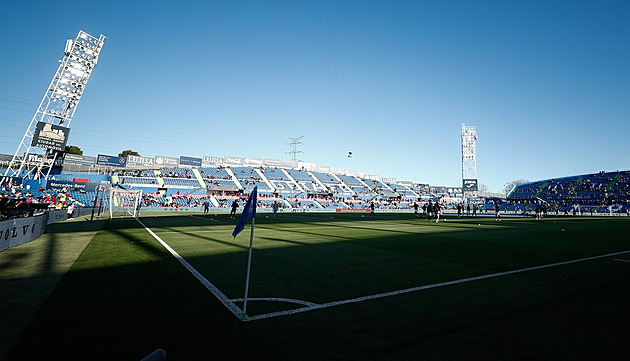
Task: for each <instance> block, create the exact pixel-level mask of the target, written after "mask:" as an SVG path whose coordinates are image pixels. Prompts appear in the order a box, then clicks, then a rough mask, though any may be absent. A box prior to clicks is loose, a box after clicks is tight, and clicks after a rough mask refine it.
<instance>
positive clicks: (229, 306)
mask: <svg viewBox="0 0 630 361" xmlns="http://www.w3.org/2000/svg"><path fill="white" fill-rule="evenodd" d="M137 221H138V223H140V224H141V225H142V227H144V229H146V230H147V232H149V234H151V235H152V236H153V238H155V239H156V240H157V241H158V242H160V244H161V245H162V246H163V247H164V248H166V250H167V251H169V252H170V253H171V254H172V255H173V256H174V257H175V258H176V259H177V260H178V261H179V262H180V263H181V264H182V265H184V267H186V269H187V270H188V271H189V272H190V273H192V275H193V276H195V278H197V280H199V282H201V284H202V285H204V286H206V288H207V289H208V290H209V291H210V292H212V294H213V295H214V296H215V297H216V298H218V299H219V301H220V302H221V303H222V304H223V306H225V307H226V308H227V309H228V310H230V311H231V312H232V313H233V314H234V316H236V317H238V318H241V317H242V315H243V310H241V309H240V308H239V307H238V306H237V305H235V304H234V302H232V301H230V299H229V298H228V297H227V296H226V295H224V294H223V292H221V291H219V289H218V288H216V286H215V285H213V284H212V283H210V281H208V280H207V279H206V278H205V277H204V276H202V275H201V273H199V271H197V270H196V269H195V268H194V267H193V266H191V265H190V263H188V262H186V260H185V259H184V258H183V257H182V256H180V255H179V253H177V252H176V251H175V250H174V249H172V248H171V247H170V246H169V245H168V244H166V242H164V241H163V240H162V239H161V238H160V237H158V235H157V234H155V233H153V231H152V230H150V229H149V227H147V226H145V225H144V223H142V222H141V221H140V220H139V219H137Z"/></svg>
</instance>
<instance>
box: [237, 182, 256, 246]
mask: <svg viewBox="0 0 630 361" xmlns="http://www.w3.org/2000/svg"><path fill="white" fill-rule="evenodd" d="M257 198H258V186H255V187H254V190H253V191H252V193H251V194H250V195H249V198H248V199H247V203H245V207H244V208H243V213H241V216H240V217H239V219H238V222H236V227H234V232H232V237H234V238H236V235H237V234H239V233H241V231H242V230H243V229H245V222H247V220H248V219H250V218H256V199H257Z"/></svg>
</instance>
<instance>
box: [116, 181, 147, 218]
mask: <svg viewBox="0 0 630 361" xmlns="http://www.w3.org/2000/svg"><path fill="white" fill-rule="evenodd" d="M140 202H142V190H134V189H123V188H114V187H112V189H111V190H110V192H109V219H121V218H138V213H140V206H141V203H140Z"/></svg>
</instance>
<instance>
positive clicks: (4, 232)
mask: <svg viewBox="0 0 630 361" xmlns="http://www.w3.org/2000/svg"><path fill="white" fill-rule="evenodd" d="M47 218H48V217H47V215H46V214H42V215H40V216H35V217H29V218H15V219H9V220H6V221H2V222H0V252H2V251H4V250H6V249H8V248H11V247H15V246H18V245H20V244H23V243H26V242H30V241H32V240H34V239H36V238H38V237H39V236H41V235H42V234H44V231H45V230H46V220H47Z"/></svg>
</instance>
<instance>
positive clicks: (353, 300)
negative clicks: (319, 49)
mask: <svg viewBox="0 0 630 361" xmlns="http://www.w3.org/2000/svg"><path fill="white" fill-rule="evenodd" d="M627 253H630V250H628V251H622V252H615V253H609V254H604V255H600V256H593V257H586V258H580V259H575V260H571V261H564V262H557V263H551V264H547V265H541V266H535V267H527V268H521V269H517V270H512V271H505V272H498V273H492V274H487V275H482V276H477V277H469V278H462V279H459V280H454V281H447V282H440V283H434V284H431V285H425V286H419V287H412V288H407V289H403V290H398V291H392V292H385V293H378V294H375V295H370V296H364V297H357V298H351V299H347V300H341V301H334V302H328V303H322V304H319V305H316V306H309V307H303V308H298V309H295V310H288V311H280V312H272V313H266V314H262V315H257V316H248V317H247V318H246V319H245V320H244V321H255V320H262V319H265V318H271V317H279V316H286V315H293V314H296V313H301V312H307V311H313V310H319V309H322V308H328V307H334V306H341V305H347V304H349V303H358V302H363V301H368V300H374V299H378V298H384V297H390V296H396V295H401V294H405V293H411V292H416V291H422V290H427V289H431V288H437V287H443V286H451V285H456V284H459V283H465V282H473V281H479V280H483V279H487V278H493V277H501V276H507V275H512V274H516V273H522V272H528V271H535V270H540V269H544V268H550V267H557V266H564V265H567V264H572V263H578V262H585V261H591V260H595V259H600V258H606V257H612V256H617V255H620V254H627Z"/></svg>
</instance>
